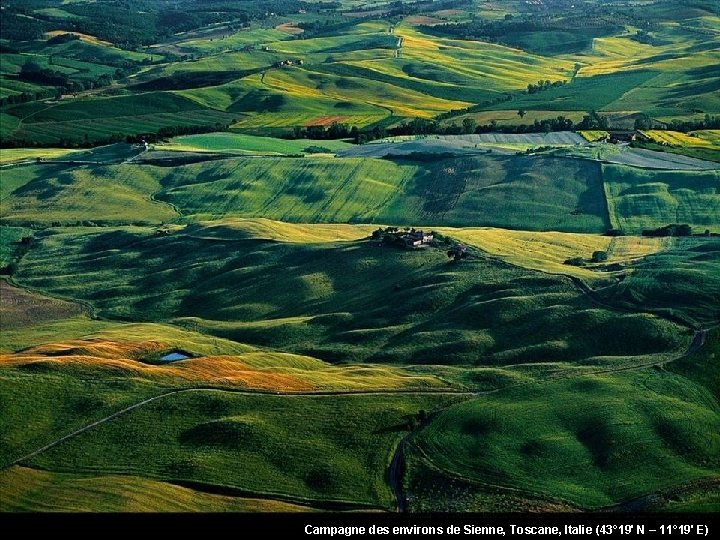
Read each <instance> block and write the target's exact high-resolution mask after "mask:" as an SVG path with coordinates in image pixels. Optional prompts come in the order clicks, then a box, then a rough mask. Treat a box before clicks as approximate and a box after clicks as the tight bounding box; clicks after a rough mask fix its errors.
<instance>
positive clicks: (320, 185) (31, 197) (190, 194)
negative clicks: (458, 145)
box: [2, 135, 609, 232]
mask: <svg viewBox="0 0 720 540" xmlns="http://www.w3.org/2000/svg"><path fill="white" fill-rule="evenodd" d="M183 140H185V141H191V142H190V144H183V143H182V141H183ZM179 141H180V142H179V146H176V145H178V142H177V140H176V142H175V143H173V144H171V145H170V147H169V148H168V149H177V150H186V151H193V152H197V151H208V150H210V151H214V152H222V153H224V152H227V153H232V152H234V150H233V149H232V148H230V146H231V145H234V144H238V145H240V146H241V148H240V150H242V151H243V152H267V151H285V152H287V151H305V150H306V149H307V148H309V147H310V146H321V147H322V146H323V141H317V142H307V141H304V142H301V141H280V142H275V141H273V140H272V139H263V138H253V137H244V136H239V137H238V136H234V135H223V136H215V135H202V136H192V137H191V138H189V139H179ZM193 141H195V142H193ZM276 144H277V145H279V146H276ZM305 145H309V146H305ZM242 146H244V149H243V148H242ZM301 147H302V148H301ZM342 148H344V145H343V143H340V142H336V143H333V144H330V145H329V148H328V150H331V151H337V150H341V149H342ZM156 149H158V150H162V149H163V147H162V146H157V147H156ZM273 149H274V150H273ZM149 155H150V157H152V153H151V154H149ZM90 159H92V158H90ZM5 174H6V175H7V178H8V180H7V181H8V182H9V183H10V184H9V185H12V186H16V188H15V189H14V190H12V191H11V192H10V193H8V194H7V195H5V198H4V199H3V202H2V211H3V215H4V216H5V218H6V219H11V220H14V221H22V222H27V221H35V220H37V221H39V222H44V223H47V222H53V221H57V222H61V223H68V222H70V221H71V220H73V219H75V220H99V221H110V222H115V223H133V222H146V223H159V222H162V221H167V220H170V219H172V218H173V217H177V214H176V213H175V209H176V210H177V211H178V212H180V214H182V215H189V216H194V217H195V218H200V219H210V218H212V219H215V218H219V217H222V216H242V217H266V218H270V219H276V220H284V221H289V222H299V223H313V222H317V223H347V222H350V223H395V224H408V225H417V224H429V225H451V226H478V225H487V226H499V227H507V228H527V229H536V230H549V229H555V230H564V231H575V232H603V231H605V230H606V229H608V228H609V223H608V221H607V217H606V210H605V201H604V195H603V191H602V183H601V178H600V167H599V165H598V164H596V163H591V162H584V161H579V160H568V159H554V158H530V157H494V156H482V157H480V156H478V157H467V158H457V159H441V160H437V161H433V162H429V161H425V160H420V161H416V160H412V159H409V160H397V161H391V160H385V159H362V158H336V159H329V158H327V157H306V158H302V159H300V158H282V157H277V158H274V157H273V158H262V159H258V158H239V159H223V160H219V161H209V162H200V163H196V164H192V165H185V166H177V167H157V166H150V165H107V166H75V167H72V168H67V169H65V168H63V166H61V165H57V166H51V165H49V164H44V165H31V166H27V167H23V168H15V169H10V170H8V171H7V172H6V173H5ZM85 193H94V194H97V196H100V195H101V194H104V195H107V196H104V195H103V197H102V204H100V205H97V204H94V203H89V202H88V199H87V197H86V196H82V197H81V196H80V195H81V194H85ZM527 197H531V198H532V204H531V205H530V206H528V199H527ZM164 203H169V204H164ZM170 205H172V206H170ZM528 208H530V209H531V210H530V213H527V210H528ZM38 210H41V212H38ZM123 218H124V219H123Z"/></svg>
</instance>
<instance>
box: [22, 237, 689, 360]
mask: <svg viewBox="0 0 720 540" xmlns="http://www.w3.org/2000/svg"><path fill="white" fill-rule="evenodd" d="M188 231H189V234H188V232H185V231H182V230H179V231H176V232H171V233H170V234H168V235H159V234H157V233H155V232H154V231H152V230H145V231H143V230H141V229H134V230H128V229H126V230H123V229H118V230H114V231H107V232H101V231H98V232H90V231H88V232H86V233H85V234H74V233H72V232H64V233H60V234H52V235H48V236H45V237H44V238H43V239H42V240H41V242H40V246H39V247H38V248H37V249H33V250H32V251H31V252H30V253H28V255H26V256H25V257H24V258H23V260H22V261H21V264H20V268H19V270H18V272H17V273H16V275H15V279H16V280H18V282H19V283H22V284H23V285H26V286H30V287H33V288H39V289H41V290H44V291H47V292H49V293H51V294H56V295H63V296H67V297H71V298H77V299H80V300H83V301H85V302H89V303H90V304H92V305H93V306H94V308H95V309H97V310H98V313H99V314H101V315H103V316H104V317H109V318H113V319H116V320H136V321H172V322H174V323H176V324H179V325H181V326H184V327H187V328H189V329H192V330H195V331H201V332H204V333H209V334H212V335H216V336H221V337H224V338H229V339H232V340H235V341H238V342H242V343H248V344H253V345H257V346H266V347H272V348H275V349H277V348H281V349H284V350H288V351H291V352H295V353H300V354H308V355H310V356H315V357H318V358H321V359H324V360H329V361H348V360H353V361H356V362H357V361H372V362H403V363H422V364H429V363H439V364H475V365H487V364H508V363H529V362H547V361H550V362H557V361H565V362H575V361H579V360H581V359H585V360H586V361H588V362H591V363H592V362H600V363H617V362H627V361H628V359H629V358H630V357H633V356H636V357H637V358H636V361H643V359H644V356H643V355H648V354H657V355H663V354H672V353H673V352H674V351H676V350H678V349H679V348H682V347H683V346H684V344H685V338H683V337H681V336H680V335H678V334H677V329H676V327H675V326H674V325H673V324H671V323H669V322H667V321H664V320H662V319H657V318H655V317H651V316H647V315H643V314H629V313H628V314H620V315H618V314H617V313H613V312H612V311H609V310H607V309H604V308H601V307H599V306H597V305H595V304H594V303H593V302H592V301H590V300H588V299H587V298H586V297H585V296H584V295H583V294H582V293H581V292H580V291H578V290H577V289H576V288H575V287H574V286H573V285H572V283H571V282H570V281H569V280H567V279H566V278H564V277H561V276H551V275H545V274H540V273H536V272H532V271H529V270H524V269H519V268H515V267H511V266H509V265H507V264H505V263H500V262H497V261H494V260H492V259H486V258H484V257H482V256H479V255H478V256H475V257H473V259H472V260H468V261H466V262H463V263H461V264H454V263H452V262H449V261H448V258H447V256H446V254H445V251H444V249H429V250H421V251H419V252H407V251H403V250H396V249H394V248H382V247H377V246H376V245H375V244H374V243H372V242H339V243H337V242H324V243H310V244H296V243H277V242H273V241H269V242H268V241H258V240H253V239H243V238H242V237H240V238H237V237H235V238H237V239H234V238H233V237H232V236H231V237H230V238H227V237H223V236H219V235H218V234H217V232H218V231H217V230H215V231H214V234H213V235H204V234H202V233H201V232H199V231H198V230H197V229H195V228H189V229H188ZM61 254H62V255H61ZM199 261H202V263H200V262H199ZM582 329H586V330H587V331H583V330H582ZM640 336H642V338H640ZM601 357H602V358H601Z"/></svg>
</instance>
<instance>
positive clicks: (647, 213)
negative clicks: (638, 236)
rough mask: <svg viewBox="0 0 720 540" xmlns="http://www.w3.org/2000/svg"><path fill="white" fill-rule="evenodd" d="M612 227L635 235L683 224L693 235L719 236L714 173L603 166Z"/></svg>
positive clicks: (718, 177)
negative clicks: (666, 226) (709, 233)
mask: <svg viewBox="0 0 720 540" xmlns="http://www.w3.org/2000/svg"><path fill="white" fill-rule="evenodd" d="M602 171H603V172H602V174H603V180H604V183H605V192H606V195H607V199H608V208H609V209H610V220H611V223H612V225H613V227H615V228H618V229H622V230H625V231H627V232H628V233H639V232H641V231H642V230H644V229H655V228H658V227H662V226H664V225H667V224H669V223H687V224H688V225H691V226H692V227H693V229H694V230H695V232H703V231H705V230H706V229H709V230H710V231H711V232H720V229H719V228H718V227H719V223H720V222H719V221H718V215H719V213H720V191H718V186H719V185H720V173H719V172H718V171H702V172H699V171H698V172H696V171H692V172H691V171H671V172H670V171H668V172H650V171H646V170H642V169H637V168H632V167H624V166H619V165H603V166H602Z"/></svg>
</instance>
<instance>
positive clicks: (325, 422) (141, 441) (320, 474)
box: [32, 391, 447, 508]
mask: <svg viewBox="0 0 720 540" xmlns="http://www.w3.org/2000/svg"><path fill="white" fill-rule="evenodd" d="M445 400H447V398H442V397H435V398H433V397H423V396H414V397H412V396H348V397H341V396H340V397H303V396H293V397H281V396H257V397H253V396H241V395H235V394H232V393H227V392H218V391H198V392H193V393H186V394H178V395H174V396H168V397H167V398H164V399H162V400H158V401H156V402H153V403H150V404H148V405H147V406H145V407H142V408H140V409H136V410H135V411H132V412H130V413H128V414H127V415H124V416H122V417H120V418H118V419H117V420H115V421H113V422H111V423H107V424H104V425H102V426H99V427H98V428H96V429H94V430H93V431H92V432H88V433H86V434H82V435H80V436H78V437H76V438H74V439H73V440H71V441H68V442H67V443H65V444H63V445H62V446H59V447H57V448H55V449H52V450H49V451H48V452H46V453H44V454H43V455H41V456H39V457H37V458H35V459H34V460H32V463H33V464H34V465H37V466H41V467H42V468H44V469H50V470H53V471H58V472H62V471H66V470H72V471H84V472H93V473H103V474H108V473H110V474H113V473H123V474H133V475H142V476H146V477H151V478H155V479H164V480H171V481H173V480H174V481H178V480H184V481H197V482H202V483H212V484H215V485H220V486H228V487H233V488H238V489H240V490H242V491H244V492H245V493H246V494H247V495H249V496H252V495H253V494H259V495H262V496H268V495H269V496H271V497H273V496H279V497H280V498H283V496H289V497H292V498H293V499H294V500H301V501H307V502H309V503H310V504H311V505H312V504H313V501H318V502H319V503H320V504H323V502H324V501H326V503H325V504H327V503H328V502H340V501H350V502H351V504H354V505H357V506H359V507H366V508H389V507H390V506H391V504H392V503H391V494H390V490H389V487H388V486H387V484H386V483H385V470H386V466H387V463H388V456H390V454H391V453H392V448H393V446H394V444H395V443H396V442H397V441H398V439H400V438H401V437H402V436H403V435H404V434H405V433H406V432H407V427H406V426H407V422H408V420H409V419H410V418H412V417H414V416H415V415H416V414H417V412H418V411H419V410H421V409H424V410H431V409H433V408H434V407H436V406H438V405H439V404H440V403H442V402H443V401H445ZM178 410H183V411H186V413H185V414H169V413H171V412H173V411H178ZM128 449H132V450H131V451H128ZM238 463H242V466H237V465H238ZM247 495H246V496H247Z"/></svg>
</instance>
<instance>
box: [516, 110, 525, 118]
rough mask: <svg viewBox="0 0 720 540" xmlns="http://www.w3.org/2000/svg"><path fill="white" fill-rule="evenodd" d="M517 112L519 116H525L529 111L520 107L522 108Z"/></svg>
mask: <svg viewBox="0 0 720 540" xmlns="http://www.w3.org/2000/svg"><path fill="white" fill-rule="evenodd" d="M517 114H518V116H519V117H520V118H525V115H526V114H527V111H526V110H525V109H520V110H519V111H518V112H517Z"/></svg>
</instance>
